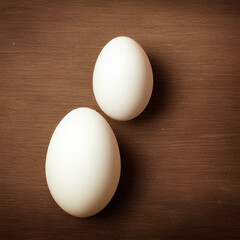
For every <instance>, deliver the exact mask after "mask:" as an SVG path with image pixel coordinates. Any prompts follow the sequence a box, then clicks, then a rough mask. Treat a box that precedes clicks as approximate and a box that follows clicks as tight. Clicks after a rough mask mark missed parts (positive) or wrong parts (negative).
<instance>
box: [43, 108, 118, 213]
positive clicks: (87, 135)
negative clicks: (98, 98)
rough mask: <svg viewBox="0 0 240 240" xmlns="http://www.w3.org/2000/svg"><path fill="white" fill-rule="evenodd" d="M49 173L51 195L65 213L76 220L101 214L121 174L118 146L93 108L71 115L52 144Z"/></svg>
mask: <svg viewBox="0 0 240 240" xmlns="http://www.w3.org/2000/svg"><path fill="white" fill-rule="evenodd" d="M45 171H46V179H47V184H48V188H49V190H50V193H51V195H52V197H53V199H54V200H55V201H56V203H57V204H58V205H59V206H60V207H61V208H62V209H63V210H64V211H66V212H67V213H69V214H71V215H73V216H76V217H88V216H92V215H94V214H96V213H98V212H99V211H101V210H102V209H103V208H104V207H105V206H106V205H107V204H108V203H109V201H110V200H111V199H112V197H113V195H114V193H115V191H116V189H117V186H118V182H119V178H120V171H121V160H120V153H119V147H118V143H117V140H116V137H115V135H114V132H113V130H112V128H111V127H110V125H109V124H108V123H107V121H106V120H105V119H104V118H103V117H102V116H101V115H100V114H99V113H98V112H96V111H94V110H92V109H90V108H77V109H75V110H73V111H71V112H70V113H68V114H67V115H66V116H65V117H64V118H63V119H62V120H61V121H60V123H59V124H58V126H57V127H56V129H55V131H54V133H53V135H52V138H51V140H50V143H49V146H48V150H47V156H46V165H45Z"/></svg>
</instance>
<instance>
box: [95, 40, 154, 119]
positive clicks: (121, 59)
mask: <svg viewBox="0 0 240 240" xmlns="http://www.w3.org/2000/svg"><path fill="white" fill-rule="evenodd" d="M152 89H153V73H152V67H151V64H150V62H149V59H148V57H147V55H146V53H145V51H144V50H143V49H142V47H141V46H140V45H139V44H138V43H137V42H136V41H134V40H133V39H131V38H129V37H117V38H114V39H113V40H111V41H110V42H108V43H107V44H106V46H105V47H104V48H103V49H102V51H101V52H100V54H99V56H98V58H97V61H96V64H95V68H94V72H93V92H94V95H95V98H96V101H97V103H98V105H99V106H100V108H101V109H102V110H103V111H104V112H105V113H106V114H107V115H108V116H110V117H111V118H113V119H116V120H121V121H127V120H130V119H133V118H135V117H136V116H138V115H139V114H140V113H141V112H142V111H143V110H144V109H145V107H146V106H147V104H148V102H149V100H150V97H151V94H152Z"/></svg>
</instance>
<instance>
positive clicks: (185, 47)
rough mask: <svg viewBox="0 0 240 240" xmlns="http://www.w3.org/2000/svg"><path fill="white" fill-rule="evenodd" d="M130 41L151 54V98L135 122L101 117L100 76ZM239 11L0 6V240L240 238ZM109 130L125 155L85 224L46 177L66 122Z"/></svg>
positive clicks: (203, 4) (181, 4)
mask: <svg viewBox="0 0 240 240" xmlns="http://www.w3.org/2000/svg"><path fill="white" fill-rule="evenodd" d="M119 35H126V36H129V37H132V38H134V39H135V40H136V41H138V42H139V43H140V44H141V45H142V47H143V48H144V49H145V50H146V52H147V54H148V56H149V58H150V61H151V64H152V67H153V72H154V81H155V82H154V92H153V96H152V98H151V101H150V103H149V105H148V107H147V109H146V110H145V111H144V112H143V113H142V114H141V116H139V117H138V118H137V119H135V120H133V121H130V122H118V121H115V120H112V119H110V118H109V117H107V116H106V115H105V114H104V113H103V112H102V111H101V110H100V109H99V107H98V105H97V103H96V101H95V99H94V96H93V91H92V83H91V81H92V71H93V67H94V64H95V61H96V58H97V56H98V54H99V52H100V51H101V48H102V47H103V46H104V45H105V44H106V43H107V42H108V41H109V40H111V39H112V38H114V37H116V36H119ZM239 37H240V4H239V1H184V0H183V1H177V0H175V1H174V0H173V1H124V0H123V1H120V0H119V1H97V0H96V1H91V0H86V1H71V0H70V1H67V0H66V1H8V0H6V1H5V0H2V1H1V2H0V239H240V183H239V182H240V148H239V143H240V137H239V136H240V135H239V134H240V68H239V50H240V45H239ZM82 106H85V107H90V108H93V109H96V110H97V111H99V112H100V113H101V114H103V116H104V117H105V118H106V119H107V120H108V122H109V123H110V125H111V126H112V128H113V130H114V132H115V133H116V136H117V139H118V141H119V145H120V150H121V156H122V176H121V180H120V185H119V188H118V190H117V192H116V194H115V196H114V198H113V200H112V201H111V203H110V204H109V205H108V206H107V207H106V208H105V209H104V210H103V211H102V212H100V213H99V214H97V215H95V216H93V217H91V218H86V219H77V218H74V217H71V216H70V215H68V214H66V213H65V212H63V211H62V210H61V209H60V208H59V207H58V206H57V205H56V203H55V202H54V201H53V199H52V197H51V196H50V193H49V191H48V188H47V185H46V179H45V173H44V170H45V169H44V164H45V155H46V151H47V147H48V143H49V140H50V138H51V135H52V133H53V131H54V129H55V127H56V125H57V124H58V123H59V121H60V120H61V119H62V117H63V116H64V115H66V114H67V113H68V112H69V111H71V110H72V109H74V108H77V107H82Z"/></svg>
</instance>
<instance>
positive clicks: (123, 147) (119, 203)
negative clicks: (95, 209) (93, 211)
mask: <svg viewBox="0 0 240 240" xmlns="http://www.w3.org/2000/svg"><path fill="white" fill-rule="evenodd" d="M117 138H118V144H119V149H120V155H121V176H120V181H119V184H118V188H117V190H116V192H115V194H114V196H113V198H112V200H111V201H110V203H109V204H108V205H107V206H106V207H105V208H104V209H103V210H102V211H101V212H99V213H98V214H97V215H95V217H96V218H98V219H106V218H111V219H112V218H114V216H117V217H119V216H121V215H126V214H127V212H128V211H127V209H129V208H130V205H131V203H130V202H131V201H130V200H131V199H133V198H134V196H135V194H136V193H137V191H139V190H138V189H137V188H136V181H137V179H138V177H139V176H138V175H139V171H138V170H139V169H138V166H137V164H135V163H137V160H136V153H134V151H132V150H131V149H130V148H129V147H128V146H127V144H125V143H124V140H123V139H121V138H120V137H117ZM125 210H126V211H125Z"/></svg>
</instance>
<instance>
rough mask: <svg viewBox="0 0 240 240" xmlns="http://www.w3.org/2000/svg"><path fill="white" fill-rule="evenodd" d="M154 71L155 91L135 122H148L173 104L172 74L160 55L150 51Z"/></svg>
mask: <svg viewBox="0 0 240 240" xmlns="http://www.w3.org/2000/svg"><path fill="white" fill-rule="evenodd" d="M148 57H149V60H150V63H151V66H152V71H153V92H152V96H151V98H150V101H149V103H148V105H147V107H146V108H145V110H144V111H143V112H142V113H141V114H140V115H139V116H138V117H136V118H135V119H133V120H131V122H132V123H133V122H134V123H136V124H137V123H146V124H148V123H149V121H150V120H151V119H153V118H155V117H157V116H159V115H162V114H164V113H165V112H167V111H168V110H169V107H170V105H171V94H172V92H171V89H172V87H171V74H170V72H169V71H168V68H167V67H166V66H167V65H166V63H165V62H163V61H161V60H160V59H159V57H158V56H156V55H154V54H152V53H148Z"/></svg>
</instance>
